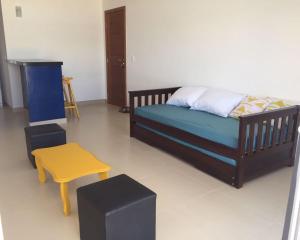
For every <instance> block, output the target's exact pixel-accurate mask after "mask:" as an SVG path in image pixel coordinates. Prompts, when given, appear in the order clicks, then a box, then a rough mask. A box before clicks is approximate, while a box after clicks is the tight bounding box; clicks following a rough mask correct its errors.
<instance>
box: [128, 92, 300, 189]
mask: <svg viewBox="0 0 300 240" xmlns="http://www.w3.org/2000/svg"><path fill="white" fill-rule="evenodd" d="M178 89H179V88H178V87H177V88H165V89H155V90H143V91H130V92H129V95H130V136H131V137H134V138H137V139H139V140H141V141H144V142H146V143H148V144H150V145H153V146H155V147H159V148H161V149H163V150H165V151H167V152H169V153H171V154H174V155H176V156H178V157H180V158H182V159H185V160H187V161H188V162H190V163H191V164H193V165H194V166H196V167H197V168H199V169H201V170H202V171H204V172H206V173H208V174H210V175H212V176H214V177H216V178H218V179H220V180H222V181H224V182H226V183H229V184H231V185H232V186H235V187H236V188H241V187H242V186H243V184H244V182H246V181H249V180H251V179H254V178H256V177H259V176H261V175H263V174H266V173H269V172H272V171H274V170H276V169H279V168H282V167H286V166H293V164H294V158H295V147H296V139H297V133H298V131H297V128H298V126H299V120H300V108H299V106H293V107H288V108H283V109H280V110H274V111H269V112H263V113H259V114H253V115H247V116H243V117H240V118H239V119H234V118H222V117H219V116H216V115H213V114H209V113H206V112H201V111H193V110H190V109H188V108H184V107H176V106H171V105H166V104H165V103H166V101H167V100H168V99H169V97H170V96H171V95H172V94H173V93H174V92H175V91H176V90H178Z"/></svg>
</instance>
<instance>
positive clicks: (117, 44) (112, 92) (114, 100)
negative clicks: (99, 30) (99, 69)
mask: <svg viewBox="0 0 300 240" xmlns="http://www.w3.org/2000/svg"><path fill="white" fill-rule="evenodd" d="M105 30H106V31H105V35H106V59H107V64H106V68H107V101H108V103H109V104H113V105H117V106H120V107H123V106H125V105H126V27H125V7H122V8H117V9H112V10H108V11H106V12H105Z"/></svg>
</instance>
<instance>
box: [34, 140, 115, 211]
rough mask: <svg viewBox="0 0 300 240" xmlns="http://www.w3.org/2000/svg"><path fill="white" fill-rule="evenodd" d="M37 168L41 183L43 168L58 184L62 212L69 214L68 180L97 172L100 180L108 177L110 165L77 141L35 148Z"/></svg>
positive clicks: (43, 180) (44, 179) (42, 181)
mask: <svg viewBox="0 0 300 240" xmlns="http://www.w3.org/2000/svg"><path fill="white" fill-rule="evenodd" d="M32 155H34V156H35V162H36V165H37V169H38V174H39V180H40V182H41V183H44V182H45V181H46V174H45V170H47V171H48V172H49V173H50V174H51V175H52V177H53V180H54V181H55V182H57V183H59V184H60V195H61V199H62V202H63V207H64V214H65V215H66V216H67V215H69V214H70V210H71V207H70V200H69V195H68V182H70V181H72V180H75V179H77V178H80V177H83V176H87V175H91V174H99V177H100V179H101V180H104V179H107V178H108V172H109V171H110V170H111V167H110V166H109V165H107V164H105V163H103V162H100V161H99V160H97V159H96V157H95V156H94V155H93V154H91V153H89V152H88V151H86V150H85V149H83V148H82V147H80V145H79V144H77V143H69V144H65V145H61V146H57V147H50V148H42V149H37V150H35V151H33V152H32Z"/></svg>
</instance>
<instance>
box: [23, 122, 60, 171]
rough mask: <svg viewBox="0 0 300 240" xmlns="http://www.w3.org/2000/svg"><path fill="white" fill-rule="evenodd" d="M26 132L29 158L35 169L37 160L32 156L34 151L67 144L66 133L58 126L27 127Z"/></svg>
mask: <svg viewBox="0 0 300 240" xmlns="http://www.w3.org/2000/svg"><path fill="white" fill-rule="evenodd" d="M24 130H25V136H26V146H27V154H28V158H29V160H30V162H31V164H32V166H33V167H34V168H36V165H35V159H34V156H32V154H31V152H32V151H33V150H35V149H38V148H46V147H55V146H59V145H63V144H66V131H65V130H64V129H63V128H62V127H60V126H59V125H58V124H47V125H40V126H33V127H26V128H25V129H24Z"/></svg>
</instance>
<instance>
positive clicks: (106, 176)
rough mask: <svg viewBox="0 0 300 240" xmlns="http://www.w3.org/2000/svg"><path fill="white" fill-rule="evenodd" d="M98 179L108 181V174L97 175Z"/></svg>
mask: <svg viewBox="0 0 300 240" xmlns="http://www.w3.org/2000/svg"><path fill="white" fill-rule="evenodd" d="M99 177H100V179H101V180H105V179H108V172H102V173H99Z"/></svg>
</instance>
